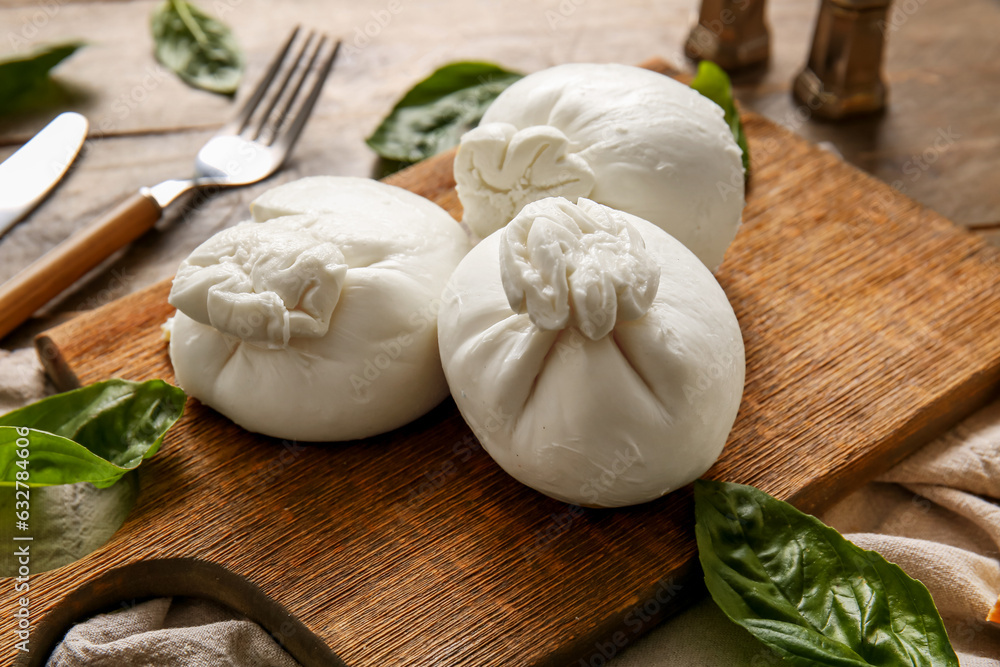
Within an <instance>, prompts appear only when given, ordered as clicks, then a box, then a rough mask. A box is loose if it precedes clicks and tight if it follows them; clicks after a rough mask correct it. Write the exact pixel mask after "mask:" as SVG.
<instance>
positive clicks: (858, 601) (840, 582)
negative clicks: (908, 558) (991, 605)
mask: <svg viewBox="0 0 1000 667" xmlns="http://www.w3.org/2000/svg"><path fill="white" fill-rule="evenodd" d="M694 497H695V517H696V519H697V523H696V526H695V534H696V536H697V540H698V557H699V559H700V560H701V565H702V568H703V569H704V572H705V583H706V584H707V585H708V590H709V592H710V593H711V594H712V598H713V599H714V600H715V602H716V603H717V604H718V605H719V607H721V608H722V611H723V612H725V614H726V615H727V616H729V618H731V619H732V620H733V621H735V622H736V623H739V624H740V625H742V626H743V627H744V628H746V629H747V630H749V631H750V633H751V634H753V635H754V636H755V637H757V639H759V640H761V641H762V642H764V643H765V644H767V645H768V646H770V647H771V648H772V649H774V650H775V651H777V652H778V653H780V654H781V655H782V656H783V657H784V658H785V659H786V660H788V661H789V662H790V663H791V664H794V665H802V666H803V667H805V666H807V665H809V666H812V665H837V666H838V667H865V666H868V665H908V666H911V667H931V666H934V667H941V666H944V665H949V666H955V667H957V665H958V658H957V657H956V656H955V652H954V651H953V650H952V648H951V644H950V642H949V641H948V635H947V633H946V632H945V628H944V624H943V623H942V621H941V617H940V615H939V614H938V612H937V608H936V607H935V606H934V601H933V600H932V599H931V595H930V593H929V592H928V591H927V589H926V588H925V587H924V585H923V584H921V583H920V582H918V581H915V580H913V579H911V578H910V577H908V576H907V575H906V574H905V573H904V572H903V571H902V570H901V569H899V567H897V566H896V565H893V564H892V563H889V562H887V561H886V560H885V559H884V558H882V557H881V556H880V555H878V554H877V553H875V552H873V551H865V550H863V549H861V548H859V547H856V546H855V545H853V544H851V543H850V542H848V541H847V540H846V539H844V537H843V536H841V535H840V533H838V532H837V531H836V530H834V529H833V528H830V527H829V526H826V525H824V524H823V523H822V522H820V521H819V520H818V519H816V518H815V517H812V516H809V515H808V514H804V513H802V512H800V511H799V510H797V509H795V508H794V507H792V506H791V505H789V504H788V503H785V502H782V501H780V500H777V499H775V498H772V497H771V496H769V495H767V494H766V493H764V492H763V491H759V490H758V489H755V488H753V487H751V486H743V485H741V484H730V483H724V482H709V481H704V480H698V481H697V482H695V487H694Z"/></svg>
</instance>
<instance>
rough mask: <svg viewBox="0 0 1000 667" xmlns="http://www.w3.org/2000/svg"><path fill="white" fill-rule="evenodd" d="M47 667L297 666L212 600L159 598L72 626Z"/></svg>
mask: <svg viewBox="0 0 1000 667" xmlns="http://www.w3.org/2000/svg"><path fill="white" fill-rule="evenodd" d="M47 664H48V667H83V666H84V665H86V666H87V667H133V666H135V667H140V666H142V667H145V666H146V665H148V666H149V667H154V666H155V667H243V666H249V665H254V666H255V667H297V665H298V663H297V662H295V660H293V659H292V658H291V657H289V655H288V654H287V653H285V651H284V650H283V649H282V648H281V646H280V645H279V644H278V643H277V642H276V641H275V640H274V638H272V637H271V636H270V635H269V634H267V632H266V631H265V630H264V629H263V628H261V627H260V626H259V625H257V624H256V623H253V622H252V621H249V620H247V619H245V618H243V617H241V616H239V615H238V614H236V613H235V612H233V611H231V610H229V609H227V608H225V607H222V606H220V605H217V604H215V603H213V602H209V601H207V600H200V599H195V598H159V599H156V600H149V601H148V602H142V603H139V604H137V605H134V606H124V607H123V608H122V609H120V610H117V611H112V612H109V613H107V614H99V615H97V616H94V617H93V618H91V619H90V620H88V621H86V622H85V623H80V624H77V625H75V626H73V627H72V628H71V629H70V630H69V632H67V633H66V636H65V637H64V638H63V641H62V643H60V644H59V646H57V647H56V649H55V651H53V652H52V655H51V656H50V657H49V661H48V663H47Z"/></svg>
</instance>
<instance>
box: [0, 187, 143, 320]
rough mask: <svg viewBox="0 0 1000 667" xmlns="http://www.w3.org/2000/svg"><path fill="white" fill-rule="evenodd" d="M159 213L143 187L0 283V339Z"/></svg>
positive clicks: (134, 237) (134, 234)
mask: <svg viewBox="0 0 1000 667" xmlns="http://www.w3.org/2000/svg"><path fill="white" fill-rule="evenodd" d="M162 212H163V211H162V209H161V208H160V205H159V204H157V203H156V200H155V199H153V197H152V195H151V194H150V193H149V191H148V190H147V189H145V188H143V189H142V190H140V191H139V192H137V193H135V194H134V195H132V196H131V197H129V198H128V199H126V200H125V201H123V202H122V203H121V204H119V205H118V206H117V207H116V208H115V209H113V210H112V211H110V212H109V213H107V214H105V215H104V216H103V217H101V218H99V219H97V220H95V221H94V222H91V223H89V224H88V225H87V226H85V227H83V228H82V229H79V230H77V231H76V232H74V233H73V234H71V235H70V236H69V238H67V239H66V240H65V241H63V242H62V243H60V244H59V245H57V246H56V247H55V248H53V249H52V250H50V251H49V252H47V253H45V254H44V255H42V256H41V257H40V258H38V259H37V260H35V261H34V262H33V263H32V264H30V265H29V266H28V267H27V268H26V269H24V270H23V271H21V272H20V273H18V274H17V275H15V276H14V277H13V278H11V279H10V280H8V281H7V282H6V283H4V284H3V285H0V338H3V337H4V336H6V335H7V334H8V333H10V332H11V331H13V330H14V329H15V328H17V326H18V325H20V324H21V323H22V322H24V321H25V320H26V319H28V318H29V317H31V315H32V313H34V312H35V311H36V310H38V309H39V308H41V307H42V306H44V305H45V304H46V303H48V302H49V301H51V300H52V299H54V298H55V297H56V296H58V295H59V294H60V293H61V292H63V291H64V290H65V289H66V288H68V287H69V286H70V285H72V284H73V283H75V282H76V281H77V280H79V279H80V278H82V277H83V276H84V275H85V274H86V273H87V272H88V271H90V270H91V269H93V268H94V267H95V266H97V265H98V264H100V263H101V262H103V261H104V260H105V259H107V258H108V257H110V256H111V255H112V254H113V253H114V252H115V251H116V250H119V249H121V248H124V247H125V246H126V245H128V244H129V243H131V242H132V241H134V240H136V239H137V238H139V237H140V236H142V234H143V233H144V232H146V231H148V230H149V229H151V228H152V227H153V225H154V224H156V221H157V220H159V219H160V215H161V214H162Z"/></svg>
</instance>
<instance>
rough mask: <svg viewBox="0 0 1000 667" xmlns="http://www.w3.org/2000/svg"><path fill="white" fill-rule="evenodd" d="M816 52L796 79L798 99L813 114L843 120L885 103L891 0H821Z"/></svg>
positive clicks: (796, 96) (795, 87)
mask: <svg viewBox="0 0 1000 667" xmlns="http://www.w3.org/2000/svg"><path fill="white" fill-rule="evenodd" d="M821 2H822V4H821V5H820V10H819V16H818V17H817V19H816V31H815V33H814V34H813V42H812V50H811V51H810V53H809V60H808V63H807V64H806V67H805V69H803V70H802V72H800V73H799V75H798V76H797V77H796V78H795V83H794V85H793V87H792V91H793V93H794V95H795V98H796V99H797V100H798V101H800V102H802V103H803V104H805V105H806V106H807V107H809V109H811V110H812V113H813V115H814V116H816V117H819V118H827V119H838V118H844V117H847V116H854V115H858V114H864V113H871V112H873V111H878V110H879V109H881V108H882V107H883V106H884V105H885V99H886V86H885V82H884V81H883V79H882V53H883V47H884V45H885V34H884V33H885V30H886V20H885V19H886V13H887V12H888V10H889V4H890V2H891V0H821Z"/></svg>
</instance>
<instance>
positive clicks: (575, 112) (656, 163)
mask: <svg viewBox="0 0 1000 667" xmlns="http://www.w3.org/2000/svg"><path fill="white" fill-rule="evenodd" d="M741 154H742V153H741V151H740V148H739V146H738V145H737V144H736V141H735V140H734V139H733V136H732V133H731V131H730V130H729V127H728V125H727V124H726V122H725V120H724V115H723V112H722V109H721V108H720V107H719V106H718V105H717V104H715V103H713V102H712V101H711V100H709V99H708V98H706V97H704V96H702V95H701V94H699V93H698V92H696V91H694V90H692V89H691V88H690V87H688V86H685V85H684V84H681V83H679V82H677V81H675V80H673V79H671V78H669V77H666V76H663V75H661V74H657V73H655V72H651V71H648V70H645V69H641V68H638V67H629V66H626V65H610V64H609V65H588V64H571V65H560V66H558V67H552V68H550V69H547V70H543V71H541V72H537V73H535V74H532V75H530V76H527V77H525V78H524V79H521V80H520V81H518V82H517V83H515V84H514V85H512V86H511V87H510V88H508V89H507V90H505V91H504V92H503V93H502V94H501V95H500V96H499V97H498V98H497V99H496V101H494V102H493V104H492V105H490V107H489V109H487V111H486V114H485V115H484V116H483V119H482V122H481V124H480V126H479V127H477V128H476V129H473V130H471V131H470V132H468V133H466V134H465V135H464V136H463V137H462V142H461V145H460V146H459V150H458V154H457V156H456V158H455V167H454V169H455V181H456V183H457V189H458V195H459V198H460V199H461V201H462V206H463V207H464V208H465V214H464V222H466V223H467V224H468V226H469V228H470V229H471V230H472V231H473V232H475V233H476V234H477V235H479V236H480V237H485V236H488V235H489V234H490V233H492V232H493V231H495V230H497V229H500V228H501V227H502V226H504V225H505V224H507V223H508V222H509V221H510V220H511V219H512V218H513V217H514V215H516V214H517V213H518V211H520V210H521V208H522V207H523V206H524V205H525V204H527V203H528V202H531V201H536V200H538V199H542V198H544V197H550V196H563V197H566V198H568V199H570V200H571V201H575V200H576V199H577V198H578V197H588V198H589V199H592V200H594V201H597V202H599V203H601V204H605V205H607V206H611V207H612V208H616V209H619V210H622V211H626V212H629V213H632V214H633V215H637V216H639V217H641V218H644V219H646V220H649V221H651V222H653V223H654V224H656V225H657V226H659V227H661V228H662V229H664V230H666V231H667V232H669V233H670V234H671V235H672V236H674V237H675V238H677V239H678V240H679V241H681V242H682V243H683V244H684V245H686V246H687V247H688V248H689V249H691V251H692V252H694V253H695V255H697V256H698V257H699V258H700V259H701V260H702V261H703V262H704V263H705V265H706V266H708V267H709V268H711V269H713V270H714V269H715V268H716V267H717V266H718V265H719V264H720V263H721V262H722V258H723V255H724V254H725V251H726V248H727V247H728V246H729V244H730V243H731V242H732V240H733V238H734V237H735V235H736V230H737V228H738V227H739V224H740V216H741V214H742V211H743V205H744V187H743V165H742V161H741Z"/></svg>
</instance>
